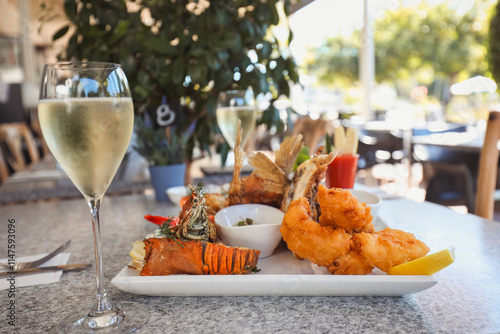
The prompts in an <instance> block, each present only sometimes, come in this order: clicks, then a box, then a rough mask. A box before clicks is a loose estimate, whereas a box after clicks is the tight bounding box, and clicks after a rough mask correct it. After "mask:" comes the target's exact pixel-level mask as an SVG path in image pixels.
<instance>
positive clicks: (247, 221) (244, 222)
mask: <svg viewBox="0 0 500 334" xmlns="http://www.w3.org/2000/svg"><path fill="white" fill-rule="evenodd" d="M253 222H254V220H253V219H252V218H247V219H243V218H242V219H241V220H240V221H239V222H238V223H236V226H248V225H253Z"/></svg>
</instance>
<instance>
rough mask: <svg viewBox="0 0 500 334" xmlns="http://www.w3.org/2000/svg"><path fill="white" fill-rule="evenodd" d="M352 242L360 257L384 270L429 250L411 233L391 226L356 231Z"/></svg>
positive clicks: (415, 257) (418, 256) (416, 257)
mask: <svg viewBox="0 0 500 334" xmlns="http://www.w3.org/2000/svg"><path fill="white" fill-rule="evenodd" d="M353 244H354V248H355V249H357V250H359V254H360V255H361V256H362V257H364V258H365V259H366V260H367V261H369V262H370V264H372V265H373V266H375V267H377V268H379V269H381V270H383V271H385V272H387V271H388V270H389V269H390V268H391V267H393V266H397V265H398V264H402V263H406V262H408V261H412V260H415V259H418V258H420V257H422V256H424V255H426V254H427V253H428V252H429V247H427V245H426V244H425V243H424V242H422V241H420V240H418V239H417V238H415V236H414V235H413V234H411V233H408V232H404V231H401V230H396V229H391V228H386V229H385V230H382V231H379V232H375V233H356V234H354V236H353Z"/></svg>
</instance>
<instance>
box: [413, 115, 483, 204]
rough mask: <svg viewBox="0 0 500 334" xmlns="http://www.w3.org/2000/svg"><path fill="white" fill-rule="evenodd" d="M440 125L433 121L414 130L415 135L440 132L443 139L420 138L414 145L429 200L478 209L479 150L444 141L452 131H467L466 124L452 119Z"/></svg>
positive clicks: (437, 133) (438, 133)
mask: <svg viewBox="0 0 500 334" xmlns="http://www.w3.org/2000/svg"><path fill="white" fill-rule="evenodd" d="M433 125H436V126H433ZM437 125H438V124H432V123H431V124H429V125H428V126H427V127H425V128H420V129H414V130H413V138H424V137H426V136H427V138H434V137H432V136H436V135H437V136H440V137H441V139H442V140H441V141H436V143H435V144H432V140H430V141H429V143H427V144H418V142H419V141H418V140H417V141H416V142H417V144H413V145H412V162H416V163H420V164H421V165H422V172H423V173H422V174H423V176H422V182H421V183H422V184H421V186H422V187H423V188H425V189H426V191H425V200H426V201H429V202H432V203H436V204H441V205H446V206H465V207H466V208H467V212H474V208H475V201H474V193H475V183H476V182H475V179H476V175H477V169H478V158H479V155H478V150H475V149H473V148H470V149H467V148H465V147H460V146H459V145H457V146H453V145H444V143H445V142H446V140H444V138H446V136H447V135H448V134H450V135H453V134H452V133H464V132H466V130H467V127H466V126H464V125H460V124H452V123H446V124H441V125H440V126H437ZM414 141H415V140H414Z"/></svg>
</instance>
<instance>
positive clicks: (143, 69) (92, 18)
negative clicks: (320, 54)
mask: <svg viewBox="0 0 500 334" xmlns="http://www.w3.org/2000/svg"><path fill="white" fill-rule="evenodd" d="M276 2H277V1H276V0H267V1H250V0H217V1H208V0H196V1H195V0H177V1H159V0H142V1H124V0H107V1H94V0H65V1H64V11H65V14H66V16H67V19H68V21H69V24H68V25H67V26H65V27H63V28H62V29H61V30H60V31H58V32H57V33H56V34H55V35H54V36H53V39H54V40H56V39H58V38H61V37H63V36H65V35H69V36H70V38H69V44H68V47H67V49H66V50H65V51H64V52H63V53H62V54H61V55H60V58H61V59H66V60H71V59H87V60H100V61H110V62H116V63H120V64H121V65H122V67H123V69H124V72H125V73H126V75H127V78H128V79H129V82H130V86H131V88H132V90H133V92H132V95H133V99H134V102H135V104H136V111H137V112H140V111H141V110H142V109H145V110H146V112H149V113H154V112H155V110H156V108H157V107H158V106H159V105H160V104H162V101H164V100H165V98H166V102H167V103H168V105H169V107H170V109H172V110H175V111H177V114H178V117H179V123H178V126H177V132H178V134H180V133H183V132H184V131H185V130H186V129H187V128H188V127H189V126H190V125H191V124H193V123H194V124H195V130H194V133H193V136H191V138H190V140H189V142H188V144H187V148H188V156H189V157H192V152H193V148H194V147H195V146H198V147H200V148H201V149H202V150H205V151H208V150H209V147H210V146H211V145H212V144H214V143H215V135H216V134H217V133H218V128H217V125H216V119H215V106H216V100H217V96H218V93H219V92H220V91H223V90H227V89H230V88H234V87H239V88H247V87H249V86H251V87H252V88H253V90H254V92H255V94H256V95H257V94H259V93H271V96H272V98H271V104H270V107H269V108H268V109H267V110H265V111H264V112H263V114H262V117H261V119H260V120H259V122H261V123H264V124H265V125H266V126H267V127H269V128H270V127H276V128H277V130H278V131H281V130H283V128H284V124H283V123H282V121H281V119H280V117H279V111H278V110H277V109H276V108H275V107H274V105H273V103H272V102H274V101H275V100H276V99H278V98H279V97H281V96H289V93H290V91H289V82H297V81H298V77H297V73H296V65H295V62H294V60H293V58H292V57H289V56H285V55H284V53H283V52H282V48H286V47H287V46H288V43H289V42H290V40H291V38H292V37H291V36H292V35H291V33H290V38H289V40H288V41H285V45H280V43H281V41H278V40H277V38H276V37H275V36H274V34H273V32H272V29H270V28H272V27H273V26H275V25H277V24H278V23H279V21H280V17H279V12H278V10H277V7H276ZM290 6H291V4H290V1H289V0H285V1H284V12H285V15H288V14H289V9H290ZM224 148H225V150H223V151H224V152H226V151H227V148H228V146H227V144H225V146H224ZM224 152H223V153H224Z"/></svg>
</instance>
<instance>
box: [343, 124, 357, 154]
mask: <svg viewBox="0 0 500 334" xmlns="http://www.w3.org/2000/svg"><path fill="white" fill-rule="evenodd" d="M357 151H358V129H357V128H347V132H346V139H345V143H344V149H343V152H342V154H352V155H354V154H356V152H357Z"/></svg>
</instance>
